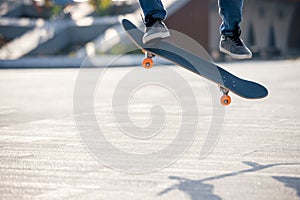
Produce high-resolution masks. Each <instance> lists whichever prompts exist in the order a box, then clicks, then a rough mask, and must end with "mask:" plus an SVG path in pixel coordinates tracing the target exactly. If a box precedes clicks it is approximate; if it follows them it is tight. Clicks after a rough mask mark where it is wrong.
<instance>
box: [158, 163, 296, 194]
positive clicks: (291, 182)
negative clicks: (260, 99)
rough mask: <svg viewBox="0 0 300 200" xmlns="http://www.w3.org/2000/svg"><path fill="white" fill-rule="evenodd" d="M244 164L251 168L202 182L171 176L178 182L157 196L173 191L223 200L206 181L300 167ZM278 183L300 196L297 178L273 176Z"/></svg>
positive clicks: (284, 164) (170, 177)
mask: <svg viewBox="0 0 300 200" xmlns="http://www.w3.org/2000/svg"><path fill="white" fill-rule="evenodd" d="M243 163H244V164H246V165H248V166H249V167H250V168H249V169H245V170H240V171H236V172H231V173H226V174H221V175H217V176H212V177H208V178H204V179H200V180H192V179H187V178H184V177H179V176H169V179H172V180H176V181H178V182H177V183H175V184H173V185H172V186H170V187H168V188H166V189H164V190H163V191H161V192H159V193H158V194H157V196H161V195H164V194H166V193H168V192H171V191H172V190H180V191H182V192H184V193H186V194H188V195H189V197H190V199H191V200H201V199H213V200H219V199H222V198H221V197H220V196H218V195H216V194H214V193H213V191H214V185H212V184H208V183H205V182H206V181H211V180H217V179H223V178H226V177H233V176H237V175H241V174H246V173H251V172H256V171H260V170H263V169H267V168H271V167H276V166H287V165H300V163H278V164H267V165H261V164H258V163H255V162H249V161H244V162H243ZM272 178H274V179H275V180H277V181H280V182H282V183H284V185H285V186H286V187H289V188H292V189H295V190H296V191H297V195H298V196H300V178H295V177H285V176H273V177H272Z"/></svg>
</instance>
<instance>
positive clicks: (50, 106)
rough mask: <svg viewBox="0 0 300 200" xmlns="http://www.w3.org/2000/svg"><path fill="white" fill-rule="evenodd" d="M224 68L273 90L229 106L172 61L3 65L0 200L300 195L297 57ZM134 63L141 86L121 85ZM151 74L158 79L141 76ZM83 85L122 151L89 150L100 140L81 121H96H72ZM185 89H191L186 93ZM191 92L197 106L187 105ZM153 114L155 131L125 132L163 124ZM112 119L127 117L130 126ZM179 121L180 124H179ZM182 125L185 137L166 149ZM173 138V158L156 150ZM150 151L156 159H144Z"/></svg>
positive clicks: (80, 112)
mask: <svg viewBox="0 0 300 200" xmlns="http://www.w3.org/2000/svg"><path fill="white" fill-rule="evenodd" d="M220 66H222V67H224V68H225V69H227V70H228V71H230V72H232V73H233V74H235V75H238V76H239V77H243V78H246V79H249V80H254V81H257V82H259V83H261V84H263V85H265V86H266V87H267V88H268V90H269V96H268V97H267V98H265V99H261V100H254V101H253V100H245V99H242V98H240V97H237V96H235V95H234V94H231V97H232V104H231V105H230V106H228V107H226V108H223V107H221V106H220V105H218V104H217V103H215V102H217V101H219V99H218V98H219V97H220V96H218V95H215V94H216V93H215V91H216V90H217V88H216V87H215V85H213V84H211V83H210V82H208V81H206V80H204V79H202V78H200V77H198V76H196V75H194V74H192V73H191V72H188V71H186V70H184V69H182V68H179V67H176V66H156V67H154V68H153V69H151V70H148V71H147V70H145V69H143V68H141V67H140V68H139V67H114V68H109V69H103V68H101V69H85V70H82V69H24V70H22V69H5V70H1V73H0V91H1V94H0V157H1V158H0V177H1V178H0V199H113V200H115V199H116V200H135V199H136V200H140V199H143V200H148V199H149V200H150V199H151V200H152V199H162V200H163V199H170V200H174V199H176V200H177V199H179V200H181V199H182V200H201V199H228V200H229V199H230V200H232V199H243V200H248V199H249V200H250V199H251V200H252V199H259V200H260V199H266V200H267V199H273V200H285V199H286V200H292V199H300V146H299V145H300V107H299V100H298V99H299V92H300V79H299V77H300V60H299V59H298V60H284V61H250V62H232V63H220ZM166 69H168V70H171V71H172V73H174V74H177V75H180V76H182V77H183V78H184V80H185V81H184V83H183V82H179V81H174V77H173V76H168V74H169V72H168V71H166ZM85 71H88V73H86V72H85ZM133 71H134V73H135V74H138V76H134V77H136V79H137V80H139V81H140V82H139V83H142V84H141V85H136V86H135V88H134V91H128V88H130V87H131V88H132V87H133V86H132V85H130V84H132V83H133V82H134V81H135V80H133V79H135V78H134V77H133V78H131V81H132V82H130V81H129V82H128V81H127V82H126V80H125V78H124V77H125V75H126V74H128V73H131V72H133ZM85 73H86V74H87V75H89V74H92V75H99V76H98V79H97V81H96V84H97V85H96V86H95V85H94V86H93V85H88V83H87V82H89V80H85V82H83V83H87V85H86V86H84V85H81V82H80V81H79V79H78V76H79V74H85ZM170 73H171V72H170ZM151 76H153V77H155V78H156V79H155V80H157V83H154V82H151V81H150V83H149V82H148V83H147V84H145V83H144V82H143V80H148V78H149V77H151ZM93 78H95V77H93ZM96 78H97V77H96ZM91 79H92V78H91ZM100 79H101V80H100ZM95 80H96V79H95ZM160 80H161V81H166V82H169V83H170V85H166V83H165V82H164V84H160V83H159V81H160ZM122 81H124V83H125V84H119V83H123V82H122ZM89 86H91V87H94V88H96V89H95V94H94V95H93V101H90V102H92V103H93V105H92V106H91V107H92V108H93V109H94V111H93V116H95V118H96V121H97V123H98V124H97V125H98V126H99V127H101V131H102V133H103V135H105V137H106V139H107V140H106V142H107V141H108V142H109V143H110V144H111V146H113V148H115V149H119V150H121V151H120V152H119V153H116V152H117V151H110V150H108V149H106V148H104V146H105V145H104V142H103V141H102V142H103V146H102V147H103V148H100V150H101V152H99V151H98V152H96V153H95V151H93V149H96V150H97V147H98V146H101V145H102V143H97V141H98V140H97V138H93V137H91V135H89V138H85V136H86V134H85V132H84V131H83V129H81V125H82V122H86V128H87V130H88V131H90V129H93V128H94V127H92V126H91V124H90V121H89V120H87V121H80V120H81V119H82V116H85V106H86V105H85V103H86V101H85V98H86V95H85V92H86V93H88V92H87V91H89V88H90V87H89ZM78 87H79V88H80V89H79V90H77V89H76V88H78ZM85 87H86V89H87V91H85V90H84V88H85ZM173 87H174V88H173ZM175 87H176V88H175ZM82 89H83V91H82ZM188 89H192V91H193V94H194V95H193V96H188V95H184V94H188V93H187V90H188ZM78 91H79V92H78ZM174 91H175V92H174ZM177 91H178V92H177ZM185 92H186V93H185ZM127 93H128V95H127ZM182 94H183V95H184V96H180V95H182ZM128 96H129V97H130V99H128V100H126V99H125V100H126V101H125V100H123V99H122V97H128ZM113 98H117V99H113ZM191 98H194V99H192V100H193V101H194V102H196V103H197V105H196V104H195V105H183V104H184V103H182V102H185V103H186V102H190V101H189V100H191ZM181 101H182V102H181ZM193 101H191V102H193ZM87 102H89V101H87ZM124 102H125V104H126V102H127V105H124ZM180 105H182V106H186V107H187V109H188V111H189V112H187V113H184V112H183V111H182V110H181V109H180ZM124 106H125V107H124ZM158 106H159V108H158ZM87 107H88V108H90V107H89V106H87ZM127 108H128V109H127ZM161 108H164V112H161V110H160V109H161ZM192 109H193V110H192ZM195 110H196V111H197V112H194V111H195ZM150 111H151V112H150ZM152 111H153V112H152ZM192 111H193V112H192ZM215 111H217V112H215ZM127 112H129V115H130V116H129V117H128V118H126V116H125V115H127V114H128V113H127ZM161 113H163V114H165V118H164V119H162V118H160V117H161V116H160V115H161ZM183 113H184V114H185V115H187V116H181V114H183ZM195 113H196V114H197V115H195ZM151 116H152V117H153V118H151ZM214 118H216V119H218V120H216V121H214V120H213V119H214ZM85 119H88V118H85ZM126 119H130V120H127V121H126ZM155 119H160V120H162V121H163V126H162V127H160V130H161V131H160V132H158V134H154V135H151V130H150V131H149V130H148V131H145V132H144V133H147V134H149V135H143V132H142V131H140V134H141V137H139V135H136V133H135V134H134V135H133V133H131V132H130V131H128V130H132V131H136V130H146V129H138V128H136V127H144V128H145V127H146V128H147V127H148V125H149V124H152V125H153V126H151V128H153V129H155V130H156V129H157V127H156V125H161V124H162V123H161V121H159V120H158V121H157V120H155ZM182 119H184V120H185V121H184V120H182ZM193 119H197V121H196V123H197V126H196V128H193V127H195V126H194V125H195V123H193ZM118 120H120V121H121V122H122V123H123V124H125V125H127V123H128V124H129V125H128V126H126V127H127V128H128V129H127V134H125V133H124V132H123V129H124V128H122V127H121V125H118V124H117V121H118ZM122 120H123V121H122ZM155 123H157V124H155ZM181 126H185V127H187V128H185V129H183V130H181V132H178V130H179V129H180V127H181ZM89 128H90V129H89ZM191 132H193V134H190V133H191ZM179 134H181V135H182V134H186V136H187V137H186V138H184V139H183V140H182V141H180V142H178V143H176V145H177V146H175V147H174V143H173V141H175V140H176V138H177V135H179ZM142 136H143V137H142ZM89 141H94V143H89ZM172 144H173V147H174V148H170V151H171V153H172V152H174V154H176V156H174V158H173V157H172V158H171V157H170V156H165V155H168V154H163V153H162V154H159V153H156V152H159V150H161V149H167V147H168V146H172ZM186 144H188V145H187V146H184V145H186ZM206 144H208V145H207V146H205V145H206ZM93 145H94V146H93ZM97 145H98V146H97ZM98 150H99V149H98ZM122 152H127V154H128V155H130V156H129V157H128V159H127V157H126V156H125V157H124V156H122V155H121V154H122ZM203 152H204V153H203ZM97 153H99V154H97ZM149 154H150V155H157V157H154V159H153V160H147V159H143V158H144V157H143V155H145V158H147V155H149ZM99 155H101V156H103V155H104V157H101V156H99ZM131 155H136V156H141V157H138V158H141V159H140V160H136V159H135V158H136V157H134V156H131ZM133 157H134V158H133ZM101 158H103V159H101ZM151 158H153V157H151ZM106 159H107V160H106ZM164 161H166V162H164ZM162 163H163V164H162ZM156 164H157V165H156ZM161 164H162V165H161Z"/></svg>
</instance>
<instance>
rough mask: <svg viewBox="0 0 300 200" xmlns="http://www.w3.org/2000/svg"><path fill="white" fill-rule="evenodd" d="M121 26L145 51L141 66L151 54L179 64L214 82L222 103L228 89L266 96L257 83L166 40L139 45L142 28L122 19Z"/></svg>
mask: <svg viewBox="0 0 300 200" xmlns="http://www.w3.org/2000/svg"><path fill="white" fill-rule="evenodd" d="M122 25H123V28H124V29H125V30H126V33H127V34H128V36H129V38H130V39H131V40H132V41H133V43H134V44H135V45H136V46H137V47H138V48H140V49H142V50H144V51H145V55H146V58H145V59H144V61H143V66H144V67H145V68H151V67H152V65H153V61H152V57H154V56H155V55H157V56H160V57H162V58H164V59H167V60H169V61H171V62H172V63H174V64H176V65H178V66H180V67H183V68H185V69H187V70H189V71H191V72H193V73H195V74H197V75H200V76H202V77H204V78H206V79H208V80H210V81H212V82H214V83H216V84H217V85H218V86H219V88H220V90H221V92H222V93H223V96H222V97H221V103H222V104H223V105H229V104H230V102H231V99H230V97H229V96H228V93H229V91H231V92H233V93H234V94H236V95H238V96H240V97H242V98H246V99H261V98H264V97H266V96H267V95H268V90H267V89H266V88H265V87H264V86H262V85H261V84H259V83H255V82H253V81H248V80H244V79H241V78H239V77H237V76H235V75H233V74H231V73H230V72H228V71H226V70H224V69H223V68H221V67H219V66H217V65H216V64H214V63H211V62H209V61H206V60H204V59H203V58H201V57H199V56H197V55H195V54H193V53H191V52H189V51H187V50H185V49H183V48H180V47H178V46H176V45H174V44H172V43H170V42H167V41H165V40H155V41H154V42H150V43H146V44H143V42H142V38H143V35H144V33H143V31H141V30H140V29H139V28H137V27H136V26H135V25H134V24H133V23H131V22H130V21H129V20H127V19H123V20H122Z"/></svg>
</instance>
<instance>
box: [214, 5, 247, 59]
mask: <svg viewBox="0 0 300 200" xmlns="http://www.w3.org/2000/svg"><path fill="white" fill-rule="evenodd" d="M243 3H244V1H243V0H219V11H220V16H221V18H222V24H221V26H220V34H221V35H222V36H221V40H220V51H222V52H223V53H226V54H229V55H230V56H231V57H233V58H235V59H247V58H251V57H252V53H251V51H250V50H249V49H248V48H247V47H246V45H245V44H244V42H243V40H241V39H240V35H241V29H240V23H241V20H242V9H243Z"/></svg>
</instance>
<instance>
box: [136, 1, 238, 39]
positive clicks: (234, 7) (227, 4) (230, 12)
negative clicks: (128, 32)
mask: <svg viewBox="0 0 300 200" xmlns="http://www.w3.org/2000/svg"><path fill="white" fill-rule="evenodd" d="M139 1H140V5H141V8H142V10H143V12H144V16H145V22H146V24H147V23H148V22H149V21H151V19H152V18H159V19H162V20H164V19H165V18H166V14H167V13H166V10H165V9H164V7H163V4H162V2H161V0H139ZM243 3H244V0H219V13H220V16H221V18H222V24H221V26H220V33H221V34H222V35H225V36H233V35H238V36H239V35H240V32H241V31H240V23H241V19H242V8H243Z"/></svg>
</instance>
